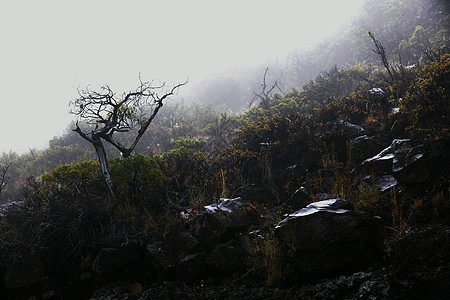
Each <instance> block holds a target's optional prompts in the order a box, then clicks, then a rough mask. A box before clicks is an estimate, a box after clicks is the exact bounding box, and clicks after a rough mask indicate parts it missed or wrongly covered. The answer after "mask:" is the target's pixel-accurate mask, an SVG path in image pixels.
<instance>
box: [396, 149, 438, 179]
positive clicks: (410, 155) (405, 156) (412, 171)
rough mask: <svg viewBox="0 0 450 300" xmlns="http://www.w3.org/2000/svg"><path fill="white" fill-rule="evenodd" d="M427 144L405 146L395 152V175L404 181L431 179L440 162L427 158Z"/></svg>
mask: <svg viewBox="0 0 450 300" xmlns="http://www.w3.org/2000/svg"><path fill="white" fill-rule="evenodd" d="M427 154H428V153H427V149H426V147H425V145H419V146H415V147H404V148H401V149H399V150H398V151H396V152H395V156H394V159H393V162H392V171H393V173H394V176H395V177H396V178H397V179H398V180H399V181H401V182H402V183H407V184H414V183H422V182H426V181H428V180H430V178H431V177H432V174H433V171H434V170H433V169H435V167H439V162H437V164H436V160H435V159H433V158H426V156H427Z"/></svg>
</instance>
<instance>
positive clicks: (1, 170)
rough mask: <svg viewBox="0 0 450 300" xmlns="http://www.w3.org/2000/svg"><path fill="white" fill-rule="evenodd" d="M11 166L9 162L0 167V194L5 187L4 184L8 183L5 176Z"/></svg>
mask: <svg viewBox="0 0 450 300" xmlns="http://www.w3.org/2000/svg"><path fill="white" fill-rule="evenodd" d="M11 164H12V163H11V162H7V163H4V164H2V165H1V166H0V194H1V193H2V191H3V189H4V188H5V186H6V182H7V181H8V177H7V176H6V175H7V173H8V169H9V167H10V166H11Z"/></svg>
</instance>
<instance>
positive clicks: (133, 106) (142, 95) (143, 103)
mask: <svg viewBox="0 0 450 300" xmlns="http://www.w3.org/2000/svg"><path fill="white" fill-rule="evenodd" d="M139 82H140V84H139V86H138V87H137V89H136V90H134V91H130V92H128V93H123V94H121V95H120V96H117V95H116V93H114V92H113V91H112V90H111V88H110V87H109V86H108V85H104V86H102V87H101V88H100V90H99V91H94V90H92V89H90V88H89V87H87V88H86V89H84V90H78V94H79V97H78V98H77V99H76V100H75V101H71V102H70V105H71V106H72V110H71V113H72V114H74V115H76V116H78V118H79V120H83V121H85V122H86V123H87V124H89V125H91V126H92V127H91V129H89V130H83V129H82V128H81V127H80V126H79V123H78V121H77V123H76V128H75V129H73V130H74V131H75V132H77V133H78V134H79V135H80V136H81V137H83V138H84V139H85V140H87V141H88V142H90V143H91V144H92V145H93V146H94V148H95V151H96V152H97V156H98V160H99V163H100V167H101V171H102V175H103V178H104V180H105V181H106V184H107V186H108V189H109V191H110V193H111V196H112V197H113V198H114V193H113V189H112V183H111V177H110V175H109V172H108V162H107V159H106V151H105V148H104V145H103V141H106V142H108V143H110V144H111V145H113V146H114V147H115V148H116V149H117V150H119V151H120V153H121V154H122V157H128V156H130V155H131V153H132V152H133V150H134V149H135V147H136V145H137V144H138V143H139V140H140V139H141V137H142V136H143V135H144V133H145V131H146V130H147V128H148V127H149V125H150V123H151V122H152V121H153V119H154V118H155V116H156V114H157V113H158V111H159V109H160V108H161V107H162V106H163V102H164V100H166V99H167V98H168V97H170V96H172V95H174V94H175V92H176V91H177V90H178V88H179V87H181V86H183V85H186V84H187V81H185V82H183V83H180V84H177V85H175V86H173V87H172V88H168V87H167V86H166V85H165V83H158V84H157V83H156V82H155V81H151V82H143V81H142V80H141V79H139ZM92 128H93V129H92ZM132 130H134V131H137V134H136V136H135V137H134V139H132V142H131V143H130V144H129V145H124V144H122V143H121V142H119V141H118V140H117V139H116V138H115V137H114V135H115V134H116V133H124V132H129V131H132Z"/></svg>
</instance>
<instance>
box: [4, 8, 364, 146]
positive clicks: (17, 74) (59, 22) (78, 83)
mask: <svg viewBox="0 0 450 300" xmlns="http://www.w3.org/2000/svg"><path fill="white" fill-rule="evenodd" d="M362 3H363V0H340V1H336V0H306V1H303V0H291V1H289V0H277V1H275V0H272V1H265V0H239V1H237V0H236V1H235V0H226V1H225V0H220V1H215V0H179V1H176V0H172V1H170V0H165V1H164V0H161V1H153V0H147V1H137V0H128V1H114V0H107V1H100V0H90V1H84V0H74V1H63V0H53V1H50V0H40V1H36V0H28V1H20V0H15V1H13V0H11V1H2V2H1V4H0V33H1V37H0V38H1V42H0V43H1V47H0V97H1V98H0V99H1V100H0V101H1V106H0V129H1V133H0V151H8V150H15V151H18V152H24V151H27V150H28V149H29V148H44V147H46V146H47V144H48V141H49V140H50V139H51V138H52V137H54V136H56V135H60V134H61V133H62V132H63V131H64V129H65V128H66V127H67V125H68V124H69V122H70V120H72V119H73V116H72V115H70V114H69V106H68V104H69V101H71V100H74V99H75V98H76V97H77V88H79V87H80V88H83V87H86V85H88V84H92V85H93V86H96V85H102V84H108V85H110V86H111V88H112V89H113V90H115V91H117V92H120V93H121V92H123V91H129V90H131V89H134V88H136V87H137V85H138V76H139V73H140V74H141V77H142V78H143V79H144V80H152V79H160V80H163V81H167V82H168V83H169V84H170V83H178V82H182V81H184V80H185V79H186V78H188V77H189V80H190V82H191V84H190V85H191V86H192V85H194V84H195V83H197V82H199V81H201V80H202V79H205V78H206V77H207V76H208V75H209V74H211V73H213V72H215V71H220V70H223V69H229V68H233V67H239V66H247V65H248V66H254V65H258V64H261V63H264V62H265V61H267V60H273V59H276V58H277V57H280V58H283V57H285V56H286V55H287V54H289V53H290V52H292V51H293V50H294V49H302V48H306V47H310V46H312V45H314V44H316V43H318V42H321V41H323V40H324V38H325V37H327V36H328V37H330V36H331V35H332V34H333V33H334V32H335V31H336V30H337V29H338V28H339V26H340V25H342V24H343V23H345V22H346V21H348V18H349V17H351V16H354V15H356V14H357V12H358V10H359V8H360V7H361V5H362ZM182 93H183V90H181V91H180V94H182Z"/></svg>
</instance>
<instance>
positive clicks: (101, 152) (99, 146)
mask: <svg viewBox="0 0 450 300" xmlns="http://www.w3.org/2000/svg"><path fill="white" fill-rule="evenodd" d="M92 141H93V143H92V144H93V145H94V148H95V152H97V156H98V161H99V163H100V168H101V171H102V175H103V179H104V180H105V182H106V185H107V186H108V190H109V193H110V195H111V197H112V198H113V199H115V196H114V191H113V188H112V181H111V176H110V175H109V172H108V160H107V159H106V151H105V148H104V147H103V143H102V141H101V139H100V137H99V136H97V135H94V134H93V135H92Z"/></svg>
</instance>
